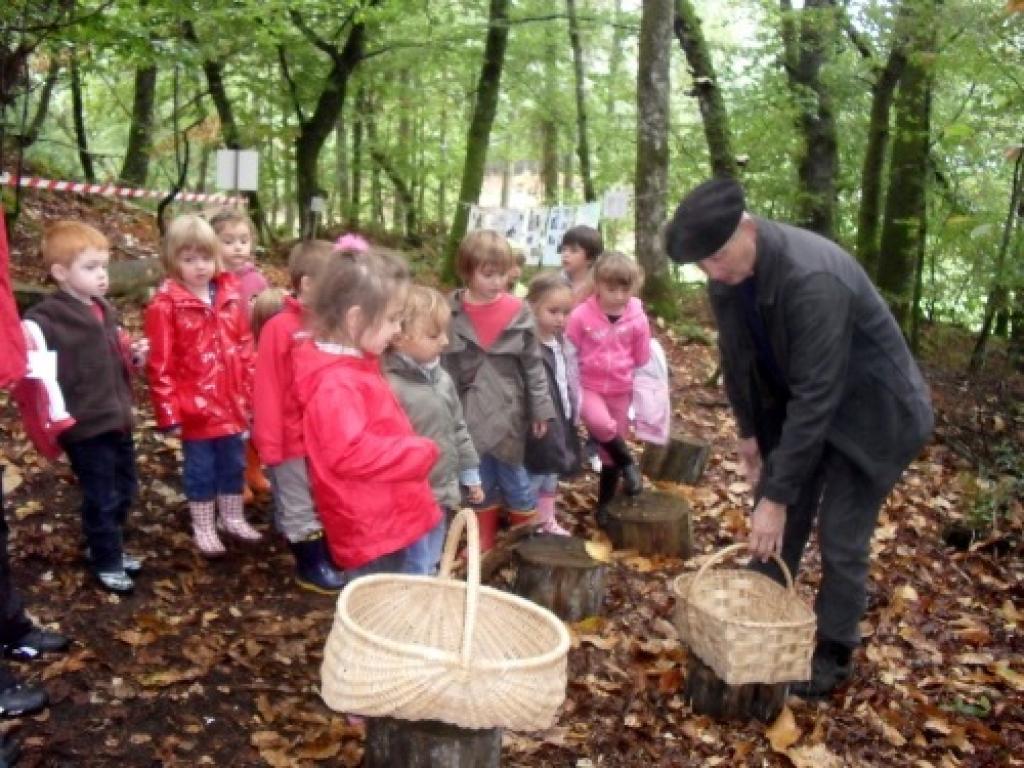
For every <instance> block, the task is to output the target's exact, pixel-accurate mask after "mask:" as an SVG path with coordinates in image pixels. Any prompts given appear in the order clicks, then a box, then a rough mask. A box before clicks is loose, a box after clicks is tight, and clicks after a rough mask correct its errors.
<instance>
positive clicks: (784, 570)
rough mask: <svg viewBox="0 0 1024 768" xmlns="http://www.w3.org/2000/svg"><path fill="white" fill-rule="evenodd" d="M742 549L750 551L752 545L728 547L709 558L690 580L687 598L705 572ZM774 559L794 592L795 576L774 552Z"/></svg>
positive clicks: (787, 588) (743, 544)
mask: <svg viewBox="0 0 1024 768" xmlns="http://www.w3.org/2000/svg"><path fill="white" fill-rule="evenodd" d="M741 549H750V545H749V544H745V543H741V544H732V545H731V546H728V547H726V548H725V549H720V550H718V552H716V553H715V554H713V555H712V556H711V557H709V558H708V560H707V562H706V563H704V565H702V566H701V567H700V570H698V571H697V574H696V575H695V576H694V577H693V579H691V580H690V589H689V591H688V592H687V596H689V595H691V594H693V589H694V587H696V586H697V582H698V581H700V579H701V576H703V575H704V572H705V571H707V570H708V569H709V568H710V567H711V566H713V565H715V564H716V563H720V562H722V560H724V559H725V558H727V557H728V556H729V555H731V554H734V553H735V552H739V551H740V550H741ZM772 559H773V560H774V561H775V562H776V563H778V566H779V568H781V569H782V575H783V576H785V577H786V590H787V591H789V592H793V576H792V574H790V572H789V568H788V567H787V566H786V564H785V563H784V562H783V561H782V558H781V557H779V556H778V555H776V554H775V553H774V552H772Z"/></svg>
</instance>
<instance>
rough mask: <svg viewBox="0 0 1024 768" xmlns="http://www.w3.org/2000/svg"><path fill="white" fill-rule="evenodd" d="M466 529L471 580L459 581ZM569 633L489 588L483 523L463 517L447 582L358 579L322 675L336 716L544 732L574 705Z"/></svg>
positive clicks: (444, 563)
mask: <svg viewBox="0 0 1024 768" xmlns="http://www.w3.org/2000/svg"><path fill="white" fill-rule="evenodd" d="M463 529H465V530H466V534H467V539H468V546H467V552H468V561H469V563H468V575H467V581H466V582H462V581H456V580H454V579H452V578H451V569H452V564H453V562H454V560H455V553H456V549H457V547H458V545H459V542H460V540H461V538H462V531H463ZM568 651H569V633H568V631H567V630H566V628H565V626H564V625H563V624H562V622H561V621H559V619H558V618H557V617H556V616H555V615H554V614H553V613H551V612H550V611H548V610H546V609H544V608H541V607H540V606H538V605H535V604H533V603H531V602H529V601H528V600H524V599H522V598H520V597H516V596H515V595H510V594H507V593H505V592H500V591H498V590H496V589H491V588H490V587H482V586H480V543H479V535H478V532H477V524H476V515H475V514H474V513H473V512H471V511H468V510H462V511H460V512H459V513H458V515H457V516H456V517H455V520H454V522H453V523H452V527H451V530H450V531H449V533H448V540H447V542H446V544H445V550H444V556H443V557H442V560H441V573H440V575H439V576H438V577H437V578H434V577H430V576H405V575H391V574H388V575H383V574H382V575H374V576H364V577H362V578H359V579H355V580H354V581H353V582H351V583H350V584H348V585H347V586H346V587H345V589H344V590H343V591H342V593H341V595H340V597H339V598H338V608H337V611H336V613H335V617H334V626H333V627H332V628H331V634H330V635H329V636H328V638H327V645H326V647H325V649H324V662H323V666H322V667H321V670H320V674H321V680H322V687H323V690H322V692H321V695H322V696H323V699H324V701H325V702H326V703H327V705H328V706H329V707H331V708H332V709H335V710H338V711H341V712H350V713H354V714H359V715H365V716H369V717H379V716H388V717H396V718H400V719H403V720H442V721H444V722H448V723H452V724H454V725H457V726H460V727H462V728H495V727H502V728H512V729H516V730H535V729H541V728H547V727H549V726H551V725H552V723H553V721H554V718H555V714H556V712H557V710H558V707H559V706H560V705H561V704H562V702H563V701H564V699H565V686H566V654H567V653H568Z"/></svg>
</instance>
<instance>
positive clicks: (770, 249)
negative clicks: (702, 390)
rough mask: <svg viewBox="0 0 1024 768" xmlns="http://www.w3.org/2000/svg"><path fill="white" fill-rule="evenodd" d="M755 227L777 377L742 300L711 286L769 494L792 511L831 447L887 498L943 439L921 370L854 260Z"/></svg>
mask: <svg viewBox="0 0 1024 768" xmlns="http://www.w3.org/2000/svg"><path fill="white" fill-rule="evenodd" d="M756 223H757V261H756V264H755V267H754V278H753V279H754V281H755V285H756V310H757V312H758V313H759V315H760V317H761V319H762V320H763V323H764V328H765V332H766V334H767V339H768V341H769V343H770V347H771V354H772V355H773V356H774V360H775V362H776V363H777V368H772V366H765V365H764V364H763V363H758V354H757V349H756V345H755V342H754V337H753V336H752V334H751V331H750V323H749V321H748V316H747V313H746V311H745V309H744V297H743V296H742V295H741V289H739V288H736V287H731V286H726V285H723V284H721V283H716V282H713V281H712V282H711V283H709V295H710V297H711V306H712V308H713V310H714V313H715V317H716V319H717V321H718V328H719V337H718V338H719V348H720V351H721V354H722V370H723V374H724V377H725V386H726V390H727V392H728V396H729V401H730V403H731V405H732V408H733V411H734V413H735V415H736V420H737V422H738V425H739V430H740V435H741V437H756V438H757V441H758V445H759V447H760V449H761V454H762V456H763V457H764V466H763V469H762V473H761V485H760V487H759V489H758V491H759V495H760V496H763V497H765V498H768V499H770V500H772V501H776V502H779V503H781V504H787V505H789V504H793V503H794V502H795V501H796V500H797V497H798V496H799V494H800V491H801V488H802V487H803V485H804V483H805V482H806V481H807V480H809V479H810V477H811V475H812V474H813V473H814V470H815V469H816V467H817V465H818V463H819V461H820V459H821V456H822V452H823V450H824V449H825V446H826V445H827V446H830V447H831V448H833V449H835V450H836V451H838V452H840V453H841V454H843V455H845V456H846V457H847V458H849V459H850V461H852V462H853V463H854V464H855V465H856V466H857V467H859V468H860V469H862V470H863V471H864V473H865V475H866V478H867V480H868V481H869V482H870V483H871V484H872V485H873V486H875V487H876V488H877V489H878V490H879V491H880V492H881V493H883V494H884V493H885V492H887V491H888V489H889V488H891V487H892V485H894V484H895V482H896V480H897V479H898V478H899V476H900V474H901V473H902V471H903V469H904V468H905V467H906V466H907V465H908V464H909V463H910V461H911V460H913V458H914V457H915V456H916V455H917V453H918V452H919V451H920V449H921V447H922V446H923V445H924V443H925V441H926V440H927V439H928V436H929V434H930V433H931V431H932V427H933V423H934V421H933V415H932V407H931V398H930V396H929V393H928V388H927V386H926V385H925V383H924V379H923V378H922V377H921V372H920V370H919V369H918V367H917V363H915V362H914V359H913V357H912V356H911V354H910V350H909V349H908V348H907V345H906V342H905V341H904V339H903V335H902V334H901V333H900V330H899V327H898V326H897V324H896V321H895V320H894V319H893V316H892V313H891V312H890V311H889V308H888V307H887V306H886V304H885V302H884V301H883V299H882V297H881V296H880V295H879V293H878V291H877V290H876V289H875V287H874V285H872V283H871V281H870V279H869V278H868V276H867V274H866V273H865V272H864V270H863V269H862V268H861V267H860V265H859V264H858V263H857V262H856V261H855V260H854V259H853V258H852V257H851V256H850V255H849V254H848V253H846V252H845V251H844V250H843V249H842V248H840V247H839V246H838V245H836V244H835V243H833V242H831V241H829V240H826V239H825V238H823V237H821V236H819V235H816V234H814V233H813V232H808V231H806V230H803V229H798V228H796V227H791V226H788V225H785V224H780V223H777V222H774V221H768V220H765V219H756ZM763 359H764V354H763V353H762V355H761V360H762V361H763ZM773 372H775V375H772V374H773ZM780 375H781V378H782V379H783V381H778V378H779V376H780Z"/></svg>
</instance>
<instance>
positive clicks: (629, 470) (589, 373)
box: [565, 252, 651, 527]
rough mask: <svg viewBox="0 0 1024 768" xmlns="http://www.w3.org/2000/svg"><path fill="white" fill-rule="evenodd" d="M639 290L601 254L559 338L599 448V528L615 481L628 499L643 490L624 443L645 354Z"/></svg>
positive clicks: (636, 277) (623, 262)
mask: <svg viewBox="0 0 1024 768" xmlns="http://www.w3.org/2000/svg"><path fill="white" fill-rule="evenodd" d="M639 287H640V268H639V267H638V266H637V265H636V263H635V262H634V261H633V260H632V259H629V258H628V257H626V256H623V255H622V254H621V253H615V252H609V253H606V254H604V255H603V256H601V258H599V259H598V260H597V263H596V264H595V265H594V293H593V295H591V296H590V297H589V298H588V299H587V300H586V301H584V302H583V303H582V304H580V305H579V306H578V307H576V309H574V310H573V311H572V314H571V315H570V316H569V323H568V326H567V328H566V332H565V335H566V338H567V339H568V340H569V342H570V343H571V344H572V346H573V349H574V350H575V352H576V355H577V359H578V361H579V370H580V385H581V387H582V389H583V407H582V410H581V415H582V417H583V423H584V424H586V425H587V429H588V430H589V432H590V434H591V435H592V436H593V438H594V440H596V441H597V443H598V445H599V446H600V448H601V451H600V454H601V479H600V483H599V485H598V495H597V512H596V518H597V523H598V525H599V526H601V527H604V525H605V524H606V523H607V507H608V503H609V502H610V501H611V500H612V499H613V498H614V497H615V492H616V490H617V488H618V484H619V478H620V476H621V477H622V478H623V479H624V481H625V491H626V493H627V494H629V495H631V496H635V495H637V494H639V493H640V491H641V489H642V487H643V480H642V478H641V476H640V469H639V467H638V466H637V465H636V462H635V461H634V460H633V457H632V456H631V455H630V453H629V447H628V446H627V445H626V439H625V438H626V433H627V431H628V427H629V405H630V402H631V400H632V398H633V373H634V372H635V371H636V369H637V368H639V367H640V366H642V365H645V364H646V363H647V360H648V358H649V357H650V354H651V329H650V325H649V323H648V320H647V315H645V314H644V310H643V307H642V306H641V304H640V300H639V299H637V298H635V296H634V294H635V293H636V291H637V290H638V289H639Z"/></svg>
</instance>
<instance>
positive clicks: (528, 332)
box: [442, 230, 556, 551]
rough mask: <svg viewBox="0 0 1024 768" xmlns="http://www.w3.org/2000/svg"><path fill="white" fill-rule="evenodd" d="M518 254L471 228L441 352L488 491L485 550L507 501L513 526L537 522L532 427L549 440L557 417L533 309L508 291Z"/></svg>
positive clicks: (482, 513) (483, 511) (481, 514)
mask: <svg viewBox="0 0 1024 768" xmlns="http://www.w3.org/2000/svg"><path fill="white" fill-rule="evenodd" d="M511 266H512V253H511V251H510V249H509V246H508V243H507V242H506V240H505V238H503V237H502V236H501V235H499V234H498V233H497V232H493V231H491V230H477V231H475V232H470V233H469V234H468V235H466V237H465V238H464V239H463V241H462V244H461V245H460V246H459V251H458V254H457V255H456V263H455V268H456V271H457V273H458V275H459V277H460V278H461V280H462V282H463V284H464V285H465V288H464V289H462V290H458V291H456V292H455V293H454V294H453V296H452V299H451V305H452V323H451V334H450V335H451V339H450V340H449V343H448V347H447V348H446V350H445V351H444V353H443V355H442V361H443V363H444V366H445V368H447V369H448V373H449V374H450V375H451V377H452V379H453V380H454V381H455V386H456V388H457V389H458V392H459V399H460V400H461V401H462V409H463V412H464V413H465V416H466V424H467V425H468V426H469V434H470V435H471V436H472V438H473V445H474V446H475V447H476V451H477V454H478V455H479V456H480V476H481V481H482V485H483V491H484V501H483V502H482V508H480V509H479V510H478V511H477V519H478V521H479V523H480V548H481V550H483V551H486V550H487V549H489V548H490V547H491V546H493V544H494V537H495V534H496V532H497V525H498V513H499V510H500V508H501V507H500V505H501V504H502V502H503V503H504V505H505V507H506V508H507V509H508V511H509V520H510V522H511V523H512V524H513V525H517V524H520V523H526V522H530V521H532V520H533V519H534V515H535V506H536V499H535V497H534V494H533V490H532V488H531V485H530V477H529V475H528V474H527V472H526V469H525V468H524V467H523V456H524V447H525V444H526V436H527V433H528V432H531V431H532V433H533V435H534V436H535V437H543V436H544V433H545V432H546V431H547V426H548V422H549V421H551V420H552V419H554V418H555V417H556V414H555V409H554V405H553V404H552V402H551V397H550V395H549V394H548V382H547V376H546V374H545V373H544V363H543V362H542V360H541V355H540V349H539V347H538V344H537V337H536V335H535V334H534V328H533V319H532V318H531V316H530V310H529V309H528V308H527V307H526V306H525V305H524V304H523V302H522V301H520V300H519V299H517V298H515V297H514V296H511V295H509V294H508V293H507V292H506V290H505V288H506V286H507V285H508V271H509V269H510V268H511Z"/></svg>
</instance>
